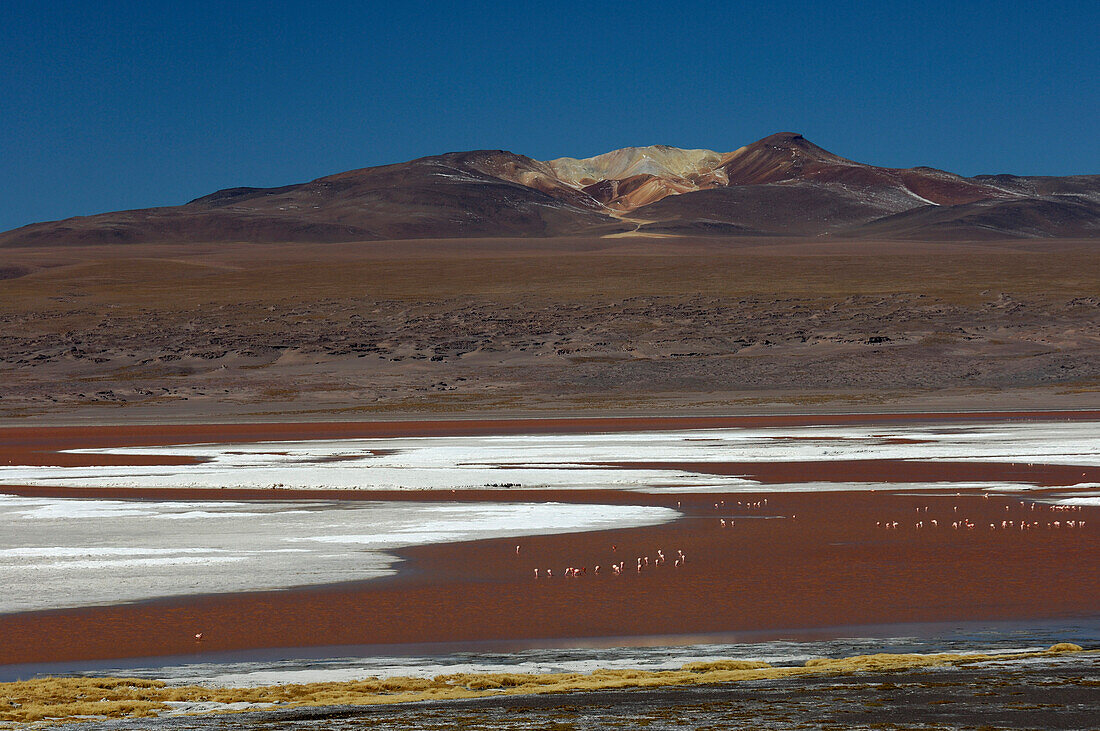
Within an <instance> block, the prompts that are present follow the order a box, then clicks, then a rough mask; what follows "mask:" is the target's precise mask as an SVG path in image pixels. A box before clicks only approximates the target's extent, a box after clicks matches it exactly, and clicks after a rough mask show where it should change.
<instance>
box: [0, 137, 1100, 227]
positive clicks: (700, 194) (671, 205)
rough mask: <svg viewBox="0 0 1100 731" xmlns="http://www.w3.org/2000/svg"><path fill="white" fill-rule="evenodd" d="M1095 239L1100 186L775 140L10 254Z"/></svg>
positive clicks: (336, 192) (338, 198) (361, 185)
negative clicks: (503, 240)
mask: <svg viewBox="0 0 1100 731" xmlns="http://www.w3.org/2000/svg"><path fill="white" fill-rule="evenodd" d="M639 234H643V235H651V236H683V235H690V236H722V237H729V236H786V235H797V236H814V237H822V238H825V237H831V238H837V237H839V238H867V237H873V238H876V239H909V240H976V239H1005V238H1097V237H1100V175H1091V176H1090V175H1084V176H1071V177H1060V178H1042V177H1020V176H1013V175H982V176H977V177H972V178H967V177H963V176H960V175H956V174H954V173H950V172H945V171H942V170H936V169H933V168H927V167H915V168H907V169H893V168H883V167H877V166H874V165H867V164H863V163H858V162H854V161H852V160H848V159H845V158H843V157H840V156H839V155H835V154H833V153H831V152H828V151H826V150H824V149H822V148H821V147H818V146H817V145H815V144H813V143H811V142H809V141H808V140H806V139H805V138H803V137H802V136H801V135H798V134H793V133H780V134H775V135H771V136H769V137H766V138H764V139H762V140H758V141H757V142H754V143H752V144H750V145H746V146H744V147H741V148H738V149H737V150H734V151H733V152H728V153H719V152H714V151H711V150H682V149H679V148H674V147H667V146H661V145H657V146H652V147H629V148H623V149H621V150H615V151H612V152H609V153H606V154H603V155H598V156H596V157H592V158H587V159H574V158H560V159H557V160H552V161H549V162H542V161H538V160H533V159H531V158H529V157H525V156H523V155H518V154H515V153H511V152H506V151H503V150H479V151H473V152H453V153H447V154H444V155H437V156H432V157H425V158H420V159H418V160H413V161H411V162H406V163H398V164H394V165H384V166H381V167H373V168H364V169H361V170H352V171H349V172H344V173H339V174H336V175H330V176H327V177H323V178H319V179H317V180H314V181H311V182H308V183H302V184H297V185H287V186H283V187H279V188H232V189H228V190H221V191H218V192H216V193H212V194H210V195H207V196H203V197H201V198H197V199H196V200H193V201H191V202H190V203H187V204H185V205H180V206H172V207H165V208H151V209H144V210H136V211H121V212H117V213H105V214H100V215H96V216H87V217H82V218H70V219H67V220H64V221H55V222H49V223H38V224H32V225H30V226H24V227H22V228H19V229H15V230H13V231H9V232H7V233H3V234H0V247H26V246H57V245H89V244H94V245H102V244H135V243H209V242H268V243H270V242H306V243H331V242H348V241H377V240H395V239H405V240H407V239H432V238H476V237H524V238H530V237H560V236H583V237H593V236H616V235H639Z"/></svg>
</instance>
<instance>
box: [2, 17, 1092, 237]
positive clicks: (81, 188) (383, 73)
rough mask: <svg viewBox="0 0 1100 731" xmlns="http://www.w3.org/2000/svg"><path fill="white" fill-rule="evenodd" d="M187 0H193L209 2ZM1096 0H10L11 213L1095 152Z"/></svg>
mask: <svg viewBox="0 0 1100 731" xmlns="http://www.w3.org/2000/svg"><path fill="white" fill-rule="evenodd" d="M195 6H201V7H199V8H198V9H196V7H195ZM1098 27H1100V2H1096V1H1095V0H1090V1H1084V2H1062V3H1049V4H1048V3H1040V2H1034V3H1025V2H999V3H988V2H964V3H959V2H950V3H941V2H924V3H916V2H891V1H889V0H880V1H879V2H868V3H844V2H836V3H831V2H813V3H808V2H807V3H803V2H797V1H794V0H790V1H788V2H784V3H776V4H764V3H751V4H750V3H739V2H686V1H685V2H663V3H656V2H644V1H638V2H630V3H615V4H609V3H596V2H583V3H571V2H541V3H524V2H519V1H518V0H514V1H513V2H492V1H489V2H476V3H475V2H468V3H463V2H449V3H444V2H420V1H417V0H411V1H409V2H403V3H390V2H387V3H372V2H355V3H317V4H315V5H313V6H310V5H307V4H305V3H281V2H277V1H276V0H269V1H268V2H259V3H252V2H236V3H151V4H146V3H142V2H110V1H104V2H99V3H87V2H49V1H48V0H47V1H45V2H34V3H16V2H6V3H3V4H2V7H0V64H2V69H3V73H2V74H0V183H2V190H3V195H2V197H0V230H5V229H8V228H12V227H15V226H19V225H23V224H26V223H31V222H34V221H41V220H49V219H56V218H64V217H68V216H74V215H86V214H91V213H98V212H103V211H110V210H119V209H124V208H138V207H147V206H157V205H174V204H177V203H182V202H185V201H187V200H190V199H192V198H195V197H198V196H200V195H204V194H206V193H209V192H212V191H214V190H216V189H219V188H226V187H232V186H238V185H254V186H273V185H285V184H288V183H294V182H300V181H304V180H309V179H312V178H315V177H319V176H321V175H326V174H330V173H334V172H339V171H342V170H348V169H353V168H358V167H365V166H369V165H378V164H384V163H389V162H398V161H402V160H408V159H411V158H415V157H420V156H423V155H432V154H437V153H441V152H446V151H451V150H464V149H476V148H493V149H496V148H502V149H507V150H512V151H513V152H519V153H523V154H526V155H530V156H531V157H535V158H539V159H549V158H554V157H560V156H563V155H570V156H576V157H583V156H589V155H594V154H598V153H600V152H605V151H607V150H610V149H615V148H618V147H625V146H628V145H649V144H658V143H660V144H670V145H676V146H680V147H707V148H711V149H715V150H720V151H725V150H732V149H735V148H737V147H740V146H741V145H743V144H747V143H749V142H751V141H753V140H755V139H758V138H760V137H763V136H765V135H768V134H771V133H773V132H779V131H793V132H801V133H802V134H804V135H805V136H806V137H807V138H808V139H810V140H811V141H813V142H816V143H817V144H819V145H821V146H822V147H825V148H826V149H828V150H830V151H832V152H835V153H837V154H840V155H844V156H845V157H850V158H853V159H856V160H860V161H863V162H871V163H875V164H879V165H886V166H894V167H905V166H913V165H931V166H935V167H941V168H946V169H949V170H952V171H954V172H959V173H962V174H966V175H973V174H978V173H987V172H1012V173H1017V174H1045V175H1065V174H1074V173H1100V143H1098V133H1097V126H1098V125H1097V120H1098V118H1100V41H1098V40H1097V37H1098V34H1097V28H1098Z"/></svg>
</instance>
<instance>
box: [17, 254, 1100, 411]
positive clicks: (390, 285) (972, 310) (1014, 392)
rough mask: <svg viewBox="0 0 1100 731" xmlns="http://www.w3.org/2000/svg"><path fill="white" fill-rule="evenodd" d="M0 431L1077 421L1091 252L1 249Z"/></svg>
mask: <svg viewBox="0 0 1100 731" xmlns="http://www.w3.org/2000/svg"><path fill="white" fill-rule="evenodd" d="M0 276H2V277H3V278H2V279H0V325H2V327H0V379H2V381H3V384H4V386H3V389H0V418H2V419H3V421H4V423H6V424H8V425H18V424H28V425H29V424H33V423H43V422H53V423H62V422H64V423H92V422H95V423H101V422H102V423H124V422H129V423H139V422H148V421H151V420H152V421H164V420H170V421H208V422H209V421H242V420H243V421H285V420H318V419H337V420H343V421H353V420H372V419H378V418H403V417H404V418H409V417H430V418H451V417H462V416H481V417H485V416H516V415H540V414H541V415H551V414H565V413H568V414H580V415H584V414H591V415H598V414H605V413H619V414H664V413H669V412H670V410H672V411H675V412H677V413H699V414H726V413H737V414H744V413H784V412H786V413H829V412H832V413H836V412H876V411H879V412H898V411H923V410H945V411H951V410H988V409H1034V408H1038V409H1066V408H1069V409H1073V408H1097V407H1098V406H1100V328H1098V322H1100V317H1098V313H1100V250H1098V248H1097V247H1096V242H1095V240H1066V239H1043V240H1027V239H1013V240H1005V241H982V242H978V243H960V242H947V241H939V242H928V243H922V242H912V241H906V242H900V241H875V240H866V239H864V240H858V241H855V240H852V241H842V240H833V239H830V238H829V237H827V236H826V237H818V238H814V239H786V238H779V237H772V238H734V239H724V238H700V239H693V238H686V237H671V238H654V237H642V236H638V237H633V236H631V237H614V238H583V237H581V238H547V239H531V238H525V239H509V238H497V239H441V240H405V241H372V242H362V243H333V244H316V243H313V244H293V243H288V244H250V243H239V244H206V245H204V244H186V245H185V244H161V245H154V244H125V245H101V246H85V247H80V246H66V247H49V246H35V247H24V248H3V249H0Z"/></svg>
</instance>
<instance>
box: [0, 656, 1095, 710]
mask: <svg viewBox="0 0 1100 731" xmlns="http://www.w3.org/2000/svg"><path fill="white" fill-rule="evenodd" d="M1097 653H1100V650H1084V649H1083V648H1082V647H1081V646H1079V645H1074V644H1071V643H1056V644H1054V645H1052V646H1050V647H1049V648H1047V649H1045V650H1039V651H1023V652H1014V653H997V654H992V655H988V654H980V653H974V654H969V653H967V654H959V653H936V654H890V653H879V654H874V655H857V656H851V657H844V658H813V659H810V660H807V661H805V662H804V663H803V664H801V665H780V666H773V665H771V664H769V663H766V662H753V661H738V660H721V659H719V660H715V661H710V662H695V663H687V664H684V665H683V666H682V667H681V668H680V669H679V670H663V671H647V670H637V669H596V670H593V671H592V672H590V673H584V674H578V673H546V674H530V673H455V674H450V675H440V676H437V677H435V678H432V679H426V678H410V677H393V678H388V679H374V678H371V679H367V680H360V681H346V682H336V683H309V684H302V685H274V686H260V687H255V688H211V687H206V686H201V685H199V686H180V687H169V686H166V685H165V683H164V682H163V681H158V680H142V679H138V678H60V679H59V678H41V679H35V680H30V681H17V682H14V683H6V684H0V691H3V692H4V693H5V695H6V696H7V697H8V699H9V703H10V705H11V708H7V709H2V708H0V722H7V723H25V722H33V721H41V720H47V721H53V722H55V723H56V722H57V721H65V720H68V719H69V718H74V717H76V716H80V717H84V718H87V717H93V718H105V717H113V718H127V717H138V718H146V719H149V718H154V717H157V716H159V714H160V713H161V712H171V711H174V710H179V708H180V706H181V705H182V706H186V707H185V708H184V709H183V712H185V713H196V712H197V713H199V714H201V715H204V716H213V717H214V718H218V717H220V718H224V715H223V714H225V713H227V712H228V713H236V712H240V711H251V712H256V711H259V712H262V713H263V712H266V713H282V714H285V713H286V712H287V711H289V712H290V713H291V714H293V713H294V712H295V710H296V709H314V710H313V711H307V712H310V713H312V714H318V713H319V714H323V715H322V716H321V717H324V716H325V715H327V716H330V717H339V716H340V715H344V713H345V712H348V711H350V714H354V713H355V712H356V709H357V707H359V710H360V711H362V710H364V709H363V708H362V707H371V706H374V707H377V706H393V705H395V704H406V703H411V704H416V705H420V704H423V703H425V702H428V703H440V702H444V703H446V704H447V705H448V706H449V705H450V704H451V703H453V702H454V701H470V700H474V699H478V698H494V699H500V698H502V697H509V698H519V699H527V702H532V701H535V699H537V698H538V697H539V696H547V695H550V696H558V695H560V694H564V693H569V694H575V693H578V692H579V693H592V692H595V693H599V692H606V691H614V690H625V689H650V690H659V689H664V690H665V692H674V691H675V690H677V689H685V688H691V687H699V686H716V685H722V686H725V687H729V686H730V685H731V684H737V683H742V682H760V681H771V682H793V681H803V682H805V681H807V680H812V679H814V678H818V677H821V676H825V677H826V678H838V677H851V678H860V677H867V676H870V677H874V676H875V674H876V673H877V674H885V673H889V674H896V673H898V672H906V671H909V672H913V671H918V672H929V671H934V670H936V669H940V668H971V669H981V668H983V667H985V666H986V663H991V662H993V663H998V664H999V665H1000V666H1003V665H1004V664H1005V663H1012V662H1021V661H1028V660H1039V661H1043V660H1046V661H1047V662H1049V663H1054V662H1058V661H1062V662H1064V661H1065V659H1071V660H1077V661H1078V662H1079V663H1091V662H1094V658H1095V656H1096V654H1097ZM892 677H897V676H896V675H893V676H892ZM89 697H90V698H92V699H94V698H97V697H98V698H99V700H88V699H89ZM574 697H575V696H574ZM535 702H537V701H535ZM171 704H176V705H175V706H173V705H171ZM230 704H241V705H237V706H233V705H230ZM413 708H415V705H414V706H413ZM350 714H349V715H350ZM82 720H83V719H82Z"/></svg>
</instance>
